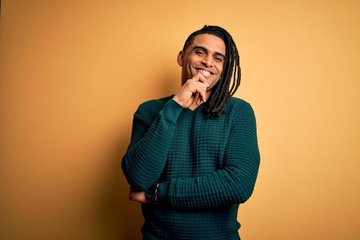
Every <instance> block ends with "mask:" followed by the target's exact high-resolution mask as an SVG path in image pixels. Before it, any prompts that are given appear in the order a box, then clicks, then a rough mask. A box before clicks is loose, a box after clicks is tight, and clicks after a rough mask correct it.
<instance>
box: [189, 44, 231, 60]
mask: <svg viewBox="0 0 360 240" xmlns="http://www.w3.org/2000/svg"><path fill="white" fill-rule="evenodd" d="M195 49H202V50H204V51H205V52H208V49H207V48H206V47H203V46H194V47H193V49H192V50H195ZM215 55H219V56H221V57H223V58H225V54H223V53H221V52H215Z"/></svg>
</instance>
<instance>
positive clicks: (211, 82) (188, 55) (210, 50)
mask: <svg viewBox="0 0 360 240" xmlns="http://www.w3.org/2000/svg"><path fill="white" fill-rule="evenodd" d="M225 50H226V47H225V43H224V42H223V40H222V39H220V38H218V37H216V36H214V35H210V34H200V35H198V36H196V37H195V38H194V41H193V43H192V44H191V45H190V46H188V47H187V49H186V50H185V52H184V51H180V52H179V55H178V57H177V62H178V64H179V66H181V68H182V76H181V78H182V79H181V83H182V86H181V88H180V89H179V90H178V91H177V93H176V94H175V95H174V97H173V100H174V101H176V102H177V103H178V104H179V105H180V106H181V107H183V108H188V109H190V110H192V111H193V110H195V109H196V108H197V107H198V106H199V105H201V104H202V103H204V102H206V100H207V99H208V97H209V96H210V94H211V89H212V88H213V87H214V86H215V85H216V84H217V83H218V81H219V80H220V79H221V74H222V72H223V67H224V59H225ZM129 200H131V201H136V202H139V203H150V201H148V200H147V199H146V197H145V193H144V192H142V191H136V189H133V188H132V187H130V192H129Z"/></svg>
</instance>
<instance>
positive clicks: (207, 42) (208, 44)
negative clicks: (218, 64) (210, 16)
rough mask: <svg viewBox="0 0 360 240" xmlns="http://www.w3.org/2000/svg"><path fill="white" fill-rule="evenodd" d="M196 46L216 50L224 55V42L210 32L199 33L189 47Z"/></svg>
mask: <svg viewBox="0 0 360 240" xmlns="http://www.w3.org/2000/svg"><path fill="white" fill-rule="evenodd" d="M196 46H201V47H205V48H206V49H207V50H208V51H211V52H218V53H221V54H223V55H225V50H226V47H225V43H224V41H223V40H222V39H221V38H219V37H217V36H215V35H211V34H199V35H197V36H196V37H195V38H194V41H193V42H192V44H191V45H190V47H189V49H193V48H194V47H196Z"/></svg>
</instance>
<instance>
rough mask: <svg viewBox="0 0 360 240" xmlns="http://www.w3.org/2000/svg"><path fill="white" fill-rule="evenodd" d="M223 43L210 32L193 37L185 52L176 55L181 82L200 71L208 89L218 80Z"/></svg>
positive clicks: (222, 65) (221, 63)
mask: <svg viewBox="0 0 360 240" xmlns="http://www.w3.org/2000/svg"><path fill="white" fill-rule="evenodd" d="M225 50H226V47H225V43H224V41H223V40H222V39H221V38H218V37H216V36H214V35H211V34H200V35H197V36H196V37H195V38H194V41H193V43H192V44H191V45H189V46H188V47H187V49H186V50H185V52H183V51H181V52H180V53H179V55H178V58H177V61H178V64H179V65H180V66H181V67H182V84H184V83H185V82H186V81H187V80H188V79H190V78H192V77H193V76H195V75H196V74H197V73H199V72H200V73H201V74H202V75H203V76H204V77H205V78H206V80H207V81H208V84H209V87H208V90H210V89H212V88H213V87H214V86H215V85H216V83H217V82H218V81H219V79H220V77H221V74H222V71H223V67H224V61H225Z"/></svg>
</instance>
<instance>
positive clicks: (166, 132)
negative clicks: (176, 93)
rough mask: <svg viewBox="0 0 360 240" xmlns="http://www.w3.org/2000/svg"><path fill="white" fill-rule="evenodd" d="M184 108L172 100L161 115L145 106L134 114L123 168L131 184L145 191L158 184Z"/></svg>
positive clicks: (149, 105)
mask: <svg viewBox="0 0 360 240" xmlns="http://www.w3.org/2000/svg"><path fill="white" fill-rule="evenodd" d="M181 111H182V107H181V106H180V105H178V104H177V103H176V102H175V101H174V100H172V99H170V100H169V101H168V102H166V104H165V105H164V106H163V108H162V109H160V111H159V110H158V114H157V115H155V116H153V115H154V106H153V104H151V103H150V104H149V103H147V104H142V105H140V106H139V108H138V110H137V111H136V113H135V114H134V120H133V126H132V134H131V140H130V144H129V147H128V149H127V151H126V153H125V155H124V156H123V158H122V162H121V166H122V170H123V172H124V175H125V177H126V179H127V181H128V183H129V184H130V185H131V186H132V187H134V188H136V189H138V190H141V191H144V190H145V189H146V188H147V187H149V186H150V185H151V184H153V183H155V182H158V181H159V178H160V174H161V172H162V171H163V168H164V166H165V163H166V159H167V154H168V149H169V146H170V143H171V141H170V140H171V138H172V136H173V133H174V130H175V126H176V121H177V119H178V117H179V115H180V113H181Z"/></svg>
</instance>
